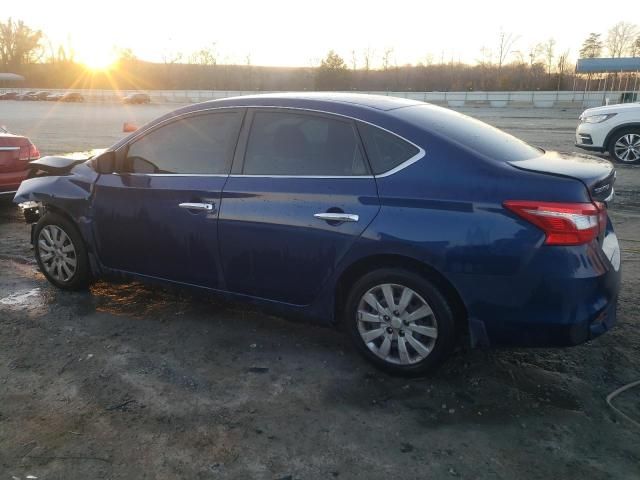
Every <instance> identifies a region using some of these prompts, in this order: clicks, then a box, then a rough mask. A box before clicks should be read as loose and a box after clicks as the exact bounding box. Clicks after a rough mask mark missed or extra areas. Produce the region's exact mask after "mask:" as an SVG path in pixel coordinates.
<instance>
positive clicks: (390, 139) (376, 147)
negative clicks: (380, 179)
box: [358, 123, 420, 175]
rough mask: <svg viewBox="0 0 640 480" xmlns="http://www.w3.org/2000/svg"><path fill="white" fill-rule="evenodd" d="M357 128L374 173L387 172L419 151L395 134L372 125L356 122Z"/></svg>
mask: <svg viewBox="0 0 640 480" xmlns="http://www.w3.org/2000/svg"><path fill="white" fill-rule="evenodd" d="M358 130H360V135H361V136H362V141H363V142H364V148H365V150H366V151H367V157H369V162H370V163H371V169H372V170H373V173H374V174H376V175H377V174H380V173H384V172H388V171H389V170H391V169H393V168H395V167H397V166H398V165H400V164H401V163H403V162H406V161H407V160H409V159H410V158H411V157H414V156H415V155H417V154H418V152H419V151H420V150H418V148H416V147H415V146H414V145H411V144H410V143H408V142H406V141H404V140H403V139H401V138H400V137H398V136H397V135H394V134H393V133H389V132H387V131H385V130H382V129H380V128H377V127H374V126H373V125H369V124H367V123H358Z"/></svg>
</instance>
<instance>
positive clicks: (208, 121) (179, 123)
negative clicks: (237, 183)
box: [125, 112, 242, 174]
mask: <svg viewBox="0 0 640 480" xmlns="http://www.w3.org/2000/svg"><path fill="white" fill-rule="evenodd" d="M241 120H242V114H241V112H224V113H208V114H205V115H198V116H192V117H187V118H182V119H179V120H176V121H174V122H171V123H169V124H167V125H164V126H161V127H159V128H157V129H155V130H153V131H151V132H150V133H148V134H146V135H145V136H144V137H142V138H140V139H139V140H136V141H134V142H133V143H132V144H131V145H130V146H129V150H128V152H127V159H126V161H125V170H126V171H127V172H131V173H164V174H225V173H229V169H230V166H231V158H232V156H233V151H234V149H235V146H236V141H237V138H238V132H239V130H240V123H241Z"/></svg>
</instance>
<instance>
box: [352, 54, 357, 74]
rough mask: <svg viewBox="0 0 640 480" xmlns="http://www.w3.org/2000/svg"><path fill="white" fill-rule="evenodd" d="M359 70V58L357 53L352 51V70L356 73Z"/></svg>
mask: <svg viewBox="0 0 640 480" xmlns="http://www.w3.org/2000/svg"><path fill="white" fill-rule="evenodd" d="M357 68H358V57H357V55H356V51H355V50H351V70H353V71H354V72H355V71H356V70H357Z"/></svg>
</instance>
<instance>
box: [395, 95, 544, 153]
mask: <svg viewBox="0 0 640 480" xmlns="http://www.w3.org/2000/svg"><path fill="white" fill-rule="evenodd" d="M396 115H397V116H398V117H399V118H401V119H402V120H405V121H407V122H409V123H411V124H413V125H416V126H418V127H421V128H425V129H428V130H429V131H431V132H433V133H436V134H440V135H442V136H443V137H445V139H447V140H449V141H452V142H454V143H457V144H459V145H461V146H463V147H466V148H467V149H469V150H471V151H473V152H477V153H479V154H481V155H483V156H485V157H488V158H490V159H492V160H496V161H498V162H512V161H516V160H528V159H530V158H536V157H539V156H540V155H541V154H542V153H543V152H542V150H540V149H539V148H536V147H533V146H531V145H529V144H528V143H526V142H524V141H522V140H520V139H519V138H516V137H514V136H513V135H509V134H508V133H506V132H503V131H502V130H500V129H498V128H495V127H492V126H491V125H488V124H486V123H484V122H481V121H480V120H476V119H475V118H472V117H468V116H467V115H463V114H461V113H458V112H454V111H453V110H448V109H446V108H439V107H434V106H432V105H417V106H415V107H407V108H400V109H398V110H396Z"/></svg>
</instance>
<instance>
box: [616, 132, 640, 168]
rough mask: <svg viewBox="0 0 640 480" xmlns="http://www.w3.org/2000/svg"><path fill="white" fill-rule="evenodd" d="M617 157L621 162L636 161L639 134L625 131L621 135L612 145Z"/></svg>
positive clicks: (638, 156) (639, 142)
mask: <svg viewBox="0 0 640 480" xmlns="http://www.w3.org/2000/svg"><path fill="white" fill-rule="evenodd" d="M613 151H614V152H615V155H616V157H617V158H618V159H620V160H621V161H623V162H636V161H638V160H640V135H639V134H637V133H627V134H625V135H623V136H621V137H620V138H619V139H618V141H617V142H616V143H615V145H614V147H613Z"/></svg>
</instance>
